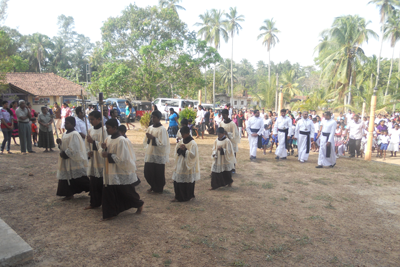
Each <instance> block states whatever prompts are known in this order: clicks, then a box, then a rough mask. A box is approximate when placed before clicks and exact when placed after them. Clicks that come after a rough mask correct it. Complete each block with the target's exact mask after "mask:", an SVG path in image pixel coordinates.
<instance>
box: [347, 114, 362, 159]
mask: <svg viewBox="0 0 400 267" xmlns="http://www.w3.org/2000/svg"><path fill="white" fill-rule="evenodd" d="M364 129H365V124H364V122H362V121H361V120H360V117H359V116H358V115H354V117H353V120H352V121H351V122H350V124H348V127H347V142H348V143H349V150H350V151H349V153H350V158H354V157H355V156H356V154H355V152H356V151H357V158H358V157H359V156H361V153H360V147H361V139H362V137H363V131H364Z"/></svg>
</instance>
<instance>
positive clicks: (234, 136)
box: [219, 109, 247, 173]
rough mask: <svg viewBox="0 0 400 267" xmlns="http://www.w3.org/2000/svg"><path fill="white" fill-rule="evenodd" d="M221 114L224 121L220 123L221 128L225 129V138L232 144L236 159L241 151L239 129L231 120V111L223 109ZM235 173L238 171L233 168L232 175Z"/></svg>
mask: <svg viewBox="0 0 400 267" xmlns="http://www.w3.org/2000/svg"><path fill="white" fill-rule="evenodd" d="M221 113H222V118H223V121H222V122H221V123H220V125H219V126H220V127H222V128H224V130H225V136H226V137H227V138H228V139H229V140H230V141H231V142H232V146H233V152H234V153H235V157H236V153H237V152H238V150H239V143H240V140H241V136H240V133H239V129H238V127H237V125H236V124H235V123H234V122H233V121H232V120H231V119H230V118H229V110H227V109H223V110H222V112H221ZM246 123H247V122H246ZM235 172H236V169H235V168H233V169H232V173H235Z"/></svg>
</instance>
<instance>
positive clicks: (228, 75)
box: [219, 59, 238, 105]
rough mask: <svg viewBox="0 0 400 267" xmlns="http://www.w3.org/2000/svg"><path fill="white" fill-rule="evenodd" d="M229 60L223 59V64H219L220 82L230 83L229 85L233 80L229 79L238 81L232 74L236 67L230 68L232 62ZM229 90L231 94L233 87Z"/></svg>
mask: <svg viewBox="0 0 400 267" xmlns="http://www.w3.org/2000/svg"><path fill="white" fill-rule="evenodd" d="M229 61H230V60H229V59H227V60H225V62H224V63H223V64H221V65H220V66H219V68H220V72H221V78H220V82H221V84H230V85H231V84H233V81H231V79H234V80H235V81H236V82H237V81H238V79H237V77H236V76H235V75H234V73H236V71H237V69H236V68H231V67H232V62H229ZM232 71H233V72H232ZM231 92H232V95H233V87H231ZM228 93H229V85H228ZM232 105H233V104H232Z"/></svg>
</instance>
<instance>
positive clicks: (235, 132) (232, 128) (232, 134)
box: [219, 121, 241, 153]
mask: <svg viewBox="0 0 400 267" xmlns="http://www.w3.org/2000/svg"><path fill="white" fill-rule="evenodd" d="M219 127H222V128H224V130H225V131H226V132H227V133H228V136H227V137H228V138H229V140H231V142H232V145H233V151H234V152H235V153H237V152H238V150H239V143H240V139H241V138H240V134H239V129H238V127H237V126H236V124H235V123H234V122H233V121H230V122H229V123H225V122H224V121H222V122H221V123H220V125H219Z"/></svg>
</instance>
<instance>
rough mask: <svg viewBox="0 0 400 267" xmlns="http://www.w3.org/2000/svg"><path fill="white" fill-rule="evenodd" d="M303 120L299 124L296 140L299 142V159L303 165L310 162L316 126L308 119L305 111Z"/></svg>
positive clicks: (295, 135) (295, 134)
mask: <svg viewBox="0 0 400 267" xmlns="http://www.w3.org/2000/svg"><path fill="white" fill-rule="evenodd" d="M302 114H303V118H302V119H300V120H299V121H298V122H297V125H296V129H295V133H294V140H297V149H298V153H299V155H298V159H299V161H300V162H301V163H304V162H305V161H307V160H308V156H309V155H310V148H311V142H314V130H315V128H314V125H313V122H312V121H311V120H310V119H309V118H308V112H307V111H304V112H303V113H302Z"/></svg>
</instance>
